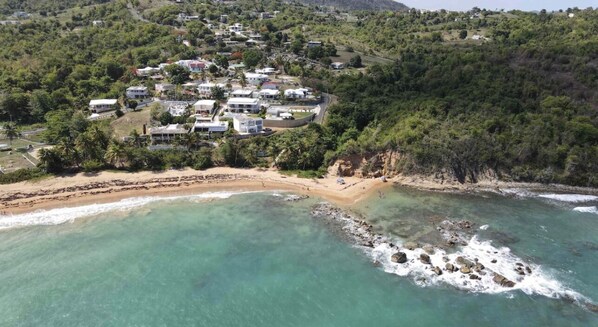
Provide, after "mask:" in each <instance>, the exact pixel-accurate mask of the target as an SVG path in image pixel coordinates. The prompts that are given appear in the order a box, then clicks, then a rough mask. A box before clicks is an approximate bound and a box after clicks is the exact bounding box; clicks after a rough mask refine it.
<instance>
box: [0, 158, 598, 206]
mask: <svg viewBox="0 0 598 327" xmlns="http://www.w3.org/2000/svg"><path fill="white" fill-rule="evenodd" d="M344 180H345V184H343V185H341V184H339V183H337V177H333V176H328V177H326V178H321V179H306V178H299V177H295V176H286V175H283V174H280V173H279V172H277V171H276V170H263V169H262V170H260V169H239V168H227V167H218V168H212V169H208V170H205V171H197V170H193V169H183V170H169V171H164V172H149V171H144V172H136V173H129V172H115V171H105V172H101V173H98V174H84V173H79V174H76V175H69V176H59V177H53V178H47V179H42V180H38V181H27V182H21V183H15V184H9V185H2V187H1V188H0V212H1V213H2V214H3V215H10V214H18V213H24V212H31V211H35V210H39V209H50V208H59V207H76V206H80V205H85V204H93V203H109V202H115V201H119V200H122V199H125V198H131V197H139V196H147V195H165V194H169V195H187V194H196V193H202V192H217V191H267V190H280V191H290V192H294V193H297V194H304V195H309V196H317V197H321V198H323V199H326V200H328V201H330V202H332V203H334V204H336V205H339V206H350V205H352V204H354V203H356V202H358V201H360V200H362V199H364V198H367V197H368V196H369V195H370V194H372V193H373V192H376V191H377V190H378V189H380V188H382V187H385V186H389V185H402V186H406V187H413V188H417V189H423V190H431V191H441V192H476V191H492V192H499V193H500V192H501V189H507V188H525V189H529V190H538V191H551V192H563V193H566V192H570V193H584V194H597V193H598V190H596V189H591V188H582V187H570V186H565V185H545V184H533V183H510V182H500V181H480V182H479V183H477V184H459V183H455V182H450V181H442V180H434V179H430V178H425V177H422V176H397V177H394V178H390V179H388V180H387V182H384V181H382V180H381V179H379V178H376V179H373V178H369V179H362V178H357V177H345V178H344Z"/></svg>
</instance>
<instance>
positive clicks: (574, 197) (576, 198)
mask: <svg viewBox="0 0 598 327" xmlns="http://www.w3.org/2000/svg"><path fill="white" fill-rule="evenodd" d="M538 197H540V198H544V199H550V200H556V201H561V202H570V203H580V202H589V201H595V200H598V196H595V195H586V194H538Z"/></svg>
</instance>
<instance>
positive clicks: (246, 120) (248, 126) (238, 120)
mask: <svg viewBox="0 0 598 327" xmlns="http://www.w3.org/2000/svg"><path fill="white" fill-rule="evenodd" d="M233 126H234V128H235V130H236V131H237V132H239V133H240V134H257V133H261V132H262V130H263V129H264V120H263V119H261V118H252V117H247V116H235V117H233Z"/></svg>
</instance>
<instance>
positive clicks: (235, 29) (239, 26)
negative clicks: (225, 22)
mask: <svg viewBox="0 0 598 327" xmlns="http://www.w3.org/2000/svg"><path fill="white" fill-rule="evenodd" d="M228 31H229V32H231V33H239V32H243V24H241V23H235V24H233V25H231V26H229V27H228Z"/></svg>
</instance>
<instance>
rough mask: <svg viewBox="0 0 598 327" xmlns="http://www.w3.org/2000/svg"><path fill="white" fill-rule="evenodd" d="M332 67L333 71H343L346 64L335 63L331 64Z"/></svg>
mask: <svg viewBox="0 0 598 327" xmlns="http://www.w3.org/2000/svg"><path fill="white" fill-rule="evenodd" d="M330 67H332V69H343V68H345V64H343V63H342V62H333V63H332V64H330Z"/></svg>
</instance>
